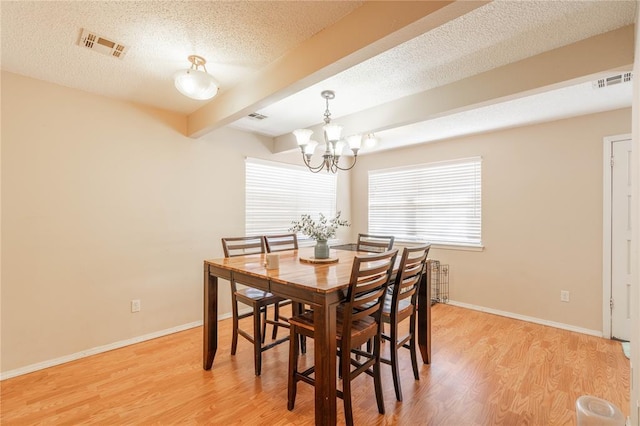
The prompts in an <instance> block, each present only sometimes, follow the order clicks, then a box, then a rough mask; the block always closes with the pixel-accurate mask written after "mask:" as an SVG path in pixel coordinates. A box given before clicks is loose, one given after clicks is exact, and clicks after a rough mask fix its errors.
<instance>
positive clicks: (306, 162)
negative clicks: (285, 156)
mask: <svg viewBox="0 0 640 426" xmlns="http://www.w3.org/2000/svg"><path fill="white" fill-rule="evenodd" d="M302 161H304V165H305V166H307V168H308V169H309V170H310V171H311V172H313V173H318V172H320V171H322V170H323V169H324V167H325V161H324V159H323V161H322V163H320V164H319V165H317V166H312V165H311V162H310V161H309V160H307V156H306V155H305V154H302Z"/></svg>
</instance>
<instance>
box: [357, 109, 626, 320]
mask: <svg viewBox="0 0 640 426" xmlns="http://www.w3.org/2000/svg"><path fill="white" fill-rule="evenodd" d="M630 131H631V110H630V109H629V108H627V109H622V110H617V111H612V112H607V113H601V114H593V115H589V116H583V117H578V118H572V119H567V120H561V121H555V122H550V123H545V124H539V125H533V126H526V127H521V128H515V129H509V130H504V131H499V132H493V133H487V134H482V135H476V136H469V137H462V138H456V139H452V140H447V141H442V142H437V143H429V144H424V145H421V146H416V147H411V148H406V149H401V150H394V151H387V152H383V153H379V154H374V155H367V156H363V157H362V158H361V159H360V161H359V164H358V167H356V168H355V169H354V171H353V173H352V175H351V180H352V194H353V199H352V203H353V205H357V206H366V205H367V172H368V171H369V170H375V169H383V168H391V167H397V166H403V165H409V164H419V163H428V162H432V161H441V160H448V159H456V158H464V157H471V156H481V157H482V159H483V163H482V178H483V182H482V188H483V200H482V203H483V205H482V218H483V219H482V220H483V223H482V239H483V244H484V246H485V248H484V250H483V251H481V252H474V251H460V250H443V249H440V250H438V249H435V250H433V251H432V253H431V255H430V257H432V258H434V259H438V260H440V261H441V262H443V263H447V264H449V265H450V298H451V299H452V300H454V301H457V302H461V303H466V304H471V305H477V306H480V307H485V308H490V309H494V310H499V311H505V312H509V313H513V314H517V315H523V316H528V317H533V318H538V319H541V320H545V321H552V322H557V323H562V324H566V325H570V326H573V327H580V328H584V329H588V330H597V331H601V330H602V200H603V195H602V194H603V192H602V173H603V170H602V168H603V159H602V152H603V141H602V138H603V137H605V136H610V135H616V134H623V133H629V132H630ZM353 213H354V216H353V220H354V231H356V232H366V230H367V212H366V209H354V211H353ZM560 290H569V291H570V292H571V301H570V303H563V302H560Z"/></svg>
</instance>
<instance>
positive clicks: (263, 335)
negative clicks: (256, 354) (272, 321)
mask: <svg viewBox="0 0 640 426" xmlns="http://www.w3.org/2000/svg"><path fill="white" fill-rule="evenodd" d="M268 308H269V307H268V306H263V307H262V308H260V312H259V313H258V315H262V316H263V318H262V331H261V333H260V343H261V344H264V341H265V339H266V337H267V313H268V310H269V309H268ZM254 315H256V314H254Z"/></svg>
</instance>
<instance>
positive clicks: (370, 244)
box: [356, 234, 395, 253]
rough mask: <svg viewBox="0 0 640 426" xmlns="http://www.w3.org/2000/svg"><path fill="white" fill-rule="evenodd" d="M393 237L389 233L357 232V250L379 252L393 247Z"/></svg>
mask: <svg viewBox="0 0 640 426" xmlns="http://www.w3.org/2000/svg"><path fill="white" fill-rule="evenodd" d="M394 239H395V237H393V236H390V235H371V234H358V243H357V245H356V250H357V251H368V252H373V253H381V252H383V251H387V250H391V249H392V248H393V240H394Z"/></svg>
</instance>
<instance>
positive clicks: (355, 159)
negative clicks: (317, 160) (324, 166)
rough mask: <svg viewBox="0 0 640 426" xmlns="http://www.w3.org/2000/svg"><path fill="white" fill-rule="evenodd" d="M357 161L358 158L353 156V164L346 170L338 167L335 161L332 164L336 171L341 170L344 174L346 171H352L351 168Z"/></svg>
mask: <svg viewBox="0 0 640 426" xmlns="http://www.w3.org/2000/svg"><path fill="white" fill-rule="evenodd" d="M357 161H358V157H357V156H354V157H353V163H352V164H351V166H349V167H347V168H343V167H340V166H339V165H338V162H337V161H335V162H334V164H335V168H336V169H338V170H342V171H345V172H346V171H347V170H351V169H353V166H355V165H356V162H357Z"/></svg>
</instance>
